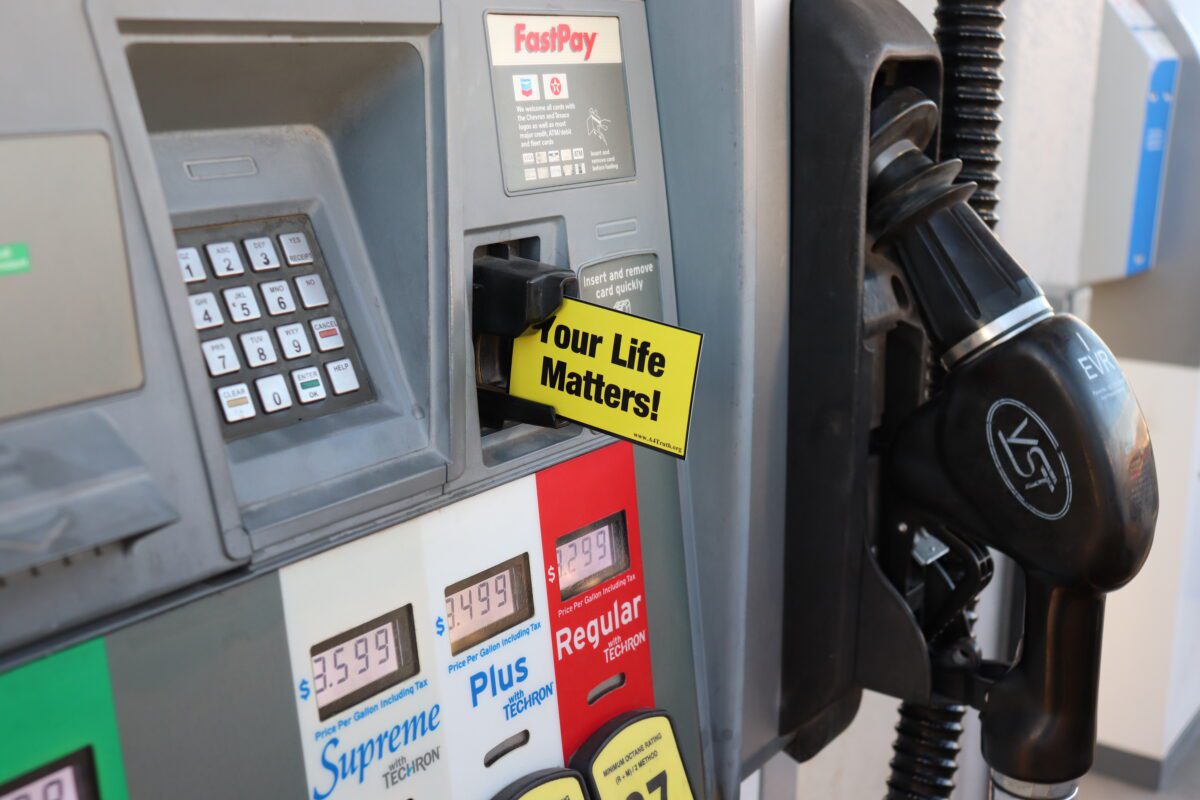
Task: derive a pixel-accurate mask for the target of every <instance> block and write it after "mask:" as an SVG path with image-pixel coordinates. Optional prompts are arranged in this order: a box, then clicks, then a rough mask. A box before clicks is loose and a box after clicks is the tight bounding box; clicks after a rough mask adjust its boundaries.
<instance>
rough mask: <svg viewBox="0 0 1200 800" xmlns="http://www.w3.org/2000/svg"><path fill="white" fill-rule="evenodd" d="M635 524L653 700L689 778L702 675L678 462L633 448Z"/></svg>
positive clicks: (698, 734)
mask: <svg viewBox="0 0 1200 800" xmlns="http://www.w3.org/2000/svg"><path fill="white" fill-rule="evenodd" d="M634 465H635V468H636V471H637V482H638V521H639V524H640V526H641V530H642V561H643V564H645V565H647V566H646V567H645V569H646V572H647V575H648V576H652V579H651V580H648V581H646V610H647V613H648V615H649V618H650V656H651V659H652V662H653V668H654V702H655V704H656V705H658V706H659V707H660V708H665V709H667V710H668V711H670V712H671V715H672V717H673V718H674V721H675V729H676V731H678V732H679V736H680V739H681V741H680V747H681V748H682V755H683V763H684V765H685V766H686V767H687V768H688V771H689V773H690V774H691V775H694V776H699V775H701V774H702V772H701V770H702V766H703V762H702V760H701V759H702V756H701V752H702V748H703V742H702V731H703V730H704V727H703V726H702V725H701V720H700V709H699V707H698V706H697V704H696V698H697V696H698V694H699V687H700V686H702V685H703V680H702V677H703V676H701V675H697V673H696V670H695V666H694V665H695V660H694V653H695V642H694V641H693V639H692V628H691V625H687V624H683V623H684V622H685V621H686V620H688V619H689V618H690V616H691V611H690V606H691V601H692V599H693V598H692V597H690V596H689V593H688V592H687V591H686V590H685V591H680V589H681V588H684V589H686V587H687V586H688V585H689V581H688V560H689V559H688V557H687V551H688V545H687V543H686V541H685V539H684V536H683V526H682V524H681V520H680V516H679V511H680V509H679V464H678V462H677V461H676V460H675V459H674V458H672V457H670V456H666V455H663V454H661V453H655V452H653V451H651V450H646V449H643V448H636V449H635V450H634Z"/></svg>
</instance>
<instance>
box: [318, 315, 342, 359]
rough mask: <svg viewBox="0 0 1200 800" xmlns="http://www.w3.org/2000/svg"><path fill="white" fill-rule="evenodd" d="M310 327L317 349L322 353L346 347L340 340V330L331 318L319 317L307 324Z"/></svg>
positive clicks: (336, 322)
mask: <svg viewBox="0 0 1200 800" xmlns="http://www.w3.org/2000/svg"><path fill="white" fill-rule="evenodd" d="M309 324H310V325H312V331H313V336H315V337H317V349H318V350H320V351H321V352H322V353H328V352H329V351H330V350H340V349H342V348H343V347H345V346H346V342H345V341H343V340H342V329H341V328H339V327H338V321H337V320H336V319H334V318H333V317H321V318H320V319H314V320H313V321H312V322H310V323H309Z"/></svg>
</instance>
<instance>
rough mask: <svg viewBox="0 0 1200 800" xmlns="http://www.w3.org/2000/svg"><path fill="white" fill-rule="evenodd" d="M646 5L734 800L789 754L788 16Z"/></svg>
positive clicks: (714, 702) (715, 726) (689, 481)
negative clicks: (695, 371) (782, 695)
mask: <svg viewBox="0 0 1200 800" xmlns="http://www.w3.org/2000/svg"><path fill="white" fill-rule="evenodd" d="M646 8H647V12H648V16H649V25H650V36H651V43H652V46H653V51H654V76H655V83H656V86H657V94H658V99H659V124H660V125H661V128H662V136H663V141H664V143H668V145H669V146H667V147H666V148H665V156H666V158H665V161H666V176H667V194H668V200H669V202H670V209H671V228H672V234H673V236H672V246H673V248H674V251H675V254H676V259H677V260H678V262H679V263H680V264H681V265H685V266H683V267H681V269H680V271H679V276H678V280H677V287H678V290H677V291H678V313H679V322H680V324H682V325H683V326H685V327H688V328H692V329H695V330H699V331H702V332H703V333H704V334H705V353H704V358H703V360H702V362H701V365H700V372H699V376H698V382H697V387H696V406H695V409H694V410H693V417H692V428H693V431H694V434H693V442H692V449H691V450H690V451H689V457H688V461H687V463H686V464H685V465H684V468H683V472H684V476H685V488H684V504H685V525H686V526H687V527H688V528H689V530H690V533H691V535H692V536H694V537H695V547H696V551H697V564H698V568H699V578H698V582H699V584H700V586H702V587H704V588H703V591H702V593H701V595H700V597H699V599H698V607H699V610H700V612H701V628H702V631H703V637H704V638H703V643H702V644H703V653H704V658H705V660H706V664H705V667H704V668H705V670H706V672H707V675H708V681H709V686H708V689H709V691H708V702H709V704H710V709H709V713H708V716H709V719H708V721H707V725H708V726H709V728H710V730H711V741H712V748H713V752H712V753H711V754H710V756H711V759H712V763H713V766H714V768H715V772H716V781H715V791H716V794H717V796H721V797H736V796H737V792H738V785H739V782H740V780H741V778H742V777H743V775H744V774H745V773H746V772H747V771H749V770H752V769H754V768H755V767H756V766H758V765H760V764H761V763H762V762H763V761H764V760H765V759H766V758H767V757H768V756H769V755H770V754H771V753H772V752H774V751H775V750H777V749H778V748H779V746H780V742H778V741H777V735H776V734H777V723H778V697H779V686H780V681H779V665H780V650H779V637H780V634H781V631H780V630H779V623H778V614H779V609H780V608H781V598H782V593H783V591H784V576H783V574H782V569H781V565H782V563H783V522H782V520H783V492H782V478H783V475H784V456H785V453H784V449H783V443H784V440H785V439H784V436H783V433H784V431H783V429H782V426H783V424H784V420H785V417H786V415H785V404H786V369H785V368H784V364H785V363H786V344H785V334H786V330H787V291H786V287H787V285H788V276H787V271H786V265H787V221H786V213H787V197H788V194H787V191H788V187H787V176H788V166H787V156H786V154H787V150H788V148H787V113H788V111H787V100H786V98H787V91H786V74H787V65H788V63H789V62H788V47H787V28H788V26H787V19H788V10H789V6H788V4H786V3H782V2H777V3H769V2H757V3H748V2H737V3H719V2H708V3H704V4H703V5H702V7H699V6H697V4H696V3H695V2H684V1H683V0H656V2H653V3H647V5H646ZM796 9H797V10H796V12H795V13H802V6H801V5H797V6H796ZM681 19H686V20H687V28H688V35H687V36H680V35H679V30H680V28H679V25H680V20H681ZM698 42H703V43H704V44H703V46H698V45H697V43H698ZM699 97H703V98H706V100H699V99H698V98H699ZM717 98H719V101H718V100H717ZM702 724H703V723H702Z"/></svg>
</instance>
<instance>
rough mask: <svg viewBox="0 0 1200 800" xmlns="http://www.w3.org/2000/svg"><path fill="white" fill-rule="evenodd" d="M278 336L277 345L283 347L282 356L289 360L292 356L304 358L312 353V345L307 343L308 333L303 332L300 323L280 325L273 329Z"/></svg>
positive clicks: (302, 326)
mask: <svg viewBox="0 0 1200 800" xmlns="http://www.w3.org/2000/svg"><path fill="white" fill-rule="evenodd" d="M275 335H276V336H278V337H279V346H280V347H282V348H283V357H284V358H286V359H288V360H289V361H290V360H291V359H293V358H304V357H305V356H307V355H312V347H311V346H310V345H309V343H308V335H307V334H306V333H305V332H304V325H303V324H302V323H299V322H297V323H294V324H292V325H281V326H279V327H278V328H276V329H275Z"/></svg>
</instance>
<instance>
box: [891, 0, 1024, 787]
mask: <svg viewBox="0 0 1200 800" xmlns="http://www.w3.org/2000/svg"><path fill="white" fill-rule="evenodd" d="M1003 2H1004V0H938V4H937V9H936V11H935V16H936V18H937V28H936V30H935V31H934V36H935V37H936V38H937V42H938V46H939V47H940V49H941V51H942V63H943V66H944V69H945V73H944V78H943V87H942V88H943V96H942V127H941V140H940V143H939V144H940V155H941V158H942V160H948V159H954V158H957V159H959V160H961V161H962V163H963V168H962V171H961V172H960V173H959V175H958V178H957V180H956V182H957V183H974V184H976V185H977V186H978V187H979V188H978V189H977V190H976V191H975V192H974V194H972V195H971V197H970V199H969V200H968V201H967V202H968V203H969V204H970V205H971V207H972V208H974V209H975V212H976V213H977V214H979V216H980V218H981V219H983V221H984V222H985V223H987V225H988V226H989V227H992V228H994V227H995V226H996V222H997V221H998V220H999V217H997V216H996V206H997V205H998V204H999V202H1000V196H999V194H998V192H997V189H998V187H999V185H1000V176H999V174H998V173H997V170H998V168H999V166H1000V155H999V153H998V150H999V148H1000V123H1001V121H1002V119H1001V116H1000V104H1001V103H1002V102H1003V101H1004V98H1003V96H1002V95H1001V94H1000V86H1001V84H1002V83H1003V79H1002V78H1001V77H1000V66H1001V64H1003V63H1004V57H1003V56H1002V55H1001V53H1000V49H1001V47H1002V45H1003V44H1004V34H1002V33H1001V31H1000V29H1001V26H1002V25H1003V24H1004V13H1003V12H1002V11H1001V10H1000V7H1001V5H1002V4H1003ZM965 714H966V707H965V706H961V705H954V704H948V703H943V704H937V705H929V706H926V705H918V704H914V703H902V704H901V705H900V722H899V724H897V725H896V740H895V742H893V743H892V751H893V753H894V756H893V758H892V762H891V769H892V772H891V777H890V778H889V779H888V793H887V800H948V798H949V797H950V795H951V794H952V793H953V791H954V775H955V773H956V772H957V771H958V753H959V750H960V745H959V739H960V738H961V737H962V732H963V716H964V715H965Z"/></svg>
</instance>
